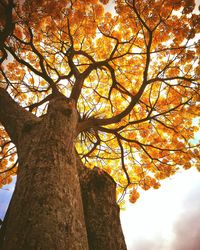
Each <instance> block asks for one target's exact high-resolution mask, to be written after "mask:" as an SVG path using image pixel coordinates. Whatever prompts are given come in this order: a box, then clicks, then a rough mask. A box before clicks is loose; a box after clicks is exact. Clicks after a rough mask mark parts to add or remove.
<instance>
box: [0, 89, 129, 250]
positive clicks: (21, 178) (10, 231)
mask: <svg viewBox="0 0 200 250" xmlns="http://www.w3.org/2000/svg"><path fill="white" fill-rule="evenodd" d="M0 105H1V107H4V108H1V109H0V121H1V122H2V124H3V126H4V127H5V128H6V130H7V132H8V134H9V135H10V137H11V139H12V140H13V141H14V142H15V144H16V145H17V149H18V157H19V169H18V175H17V184H16V189H15V192H14V195H13V197H12V201H11V203H10V205H9V209H8V211H7V214H6V217H5V220H4V223H3V226H2V228H1V230H0V231H1V232H0V249H1V250H22V249H25V250H28V249H30V250H32V249H34V250H37V249H41V250H45V249H59V250H62V249H63V250H67V249H70V250H81V249H82V250H87V249H90V250H111V249H115V250H126V245H125V241H124V237H123V233H122V229H121V224H120V219H119V207H118V206H117V204H116V197H115V196H116V194H115V189H116V186H115V182H114V181H113V179H112V178H111V177H110V176H109V175H108V174H106V173H105V172H99V171H98V170H97V168H94V169H93V170H89V169H87V168H85V167H84V165H83V164H82V162H81V160H80V158H79V157H78V156H77V155H76V156H75V154H74V144H73V141H74V138H75V131H76V126H77V114H76V111H75V109H74V108H73V105H72V103H71V102H70V103H69V102H68V103H67V101H66V98H65V99H63V98H54V99H53V100H51V102H50V104H49V108H48V112H47V115H45V116H44V117H43V118H37V117H35V116H34V115H32V114H31V113H30V112H28V111H26V110H24V109H23V108H21V107H19V105H18V104H16V103H15V102H14V101H13V100H12V99H11V97H10V96H9V95H8V94H7V93H6V91H5V90H4V89H1V88H0ZM77 167H78V173H77ZM78 175H79V179H80V183H79V179H78ZM80 184H81V193H80ZM81 195H82V200H83V204H82V200H81ZM82 205H83V207H82ZM83 208H84V212H83ZM84 216H85V221H84ZM88 245H89V247H88Z"/></svg>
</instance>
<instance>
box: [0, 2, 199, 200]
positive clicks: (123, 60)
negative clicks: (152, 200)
mask: <svg viewBox="0 0 200 250" xmlns="http://www.w3.org/2000/svg"><path fill="white" fill-rule="evenodd" d="M8 2H9V3H10V5H8V6H7V5H6V3H7V2H6V1H1V3H0V9H2V10H4V12H3V14H2V13H1V16H2V18H1V20H0V32H1V37H2V38H1V41H0V50H1V51H0V55H1V66H0V71H1V73H0V87H1V88H2V89H6V90H7V92H8V93H9V94H10V96H11V97H12V98H13V99H14V100H15V101H16V102H18V103H19V104H20V105H21V106H22V107H25V108H26V110H28V111H30V112H32V113H33V114H34V115H36V116H38V117H43V116H45V114H46V112H47V107H48V102H49V101H50V100H51V99H52V98H53V96H54V95H57V94H58V93H61V94H62V95H64V96H66V97H67V98H71V99H73V103H72V104H70V105H75V107H76V109H77V111H78V117H79V118H78V125H77V129H76V138H75V146H76V150H77V152H78V154H79V155H80V157H81V158H82V161H83V163H84V164H85V165H86V166H87V167H88V168H91V169H92V168H93V167H98V168H99V169H100V171H101V170H104V171H106V172H107V173H109V175H111V176H112V177H113V179H114V180H115V182H116V183H117V192H118V196H117V197H118V200H119V202H120V201H122V198H123V194H124V193H125V192H126V193H129V194H130V195H129V198H130V201H131V202H135V201H136V200H137V198H138V197H139V190H140V188H142V189H144V190H148V189H149V188H151V187H153V188H159V186H160V180H162V179H164V178H166V177H169V176H171V175H173V174H175V173H176V172H177V171H178V169H179V168H184V169H188V168H190V167H191V166H194V167H197V169H199V170H200V165H199V157H200V156H199V149H198V148H197V147H196V145H197V144H198V142H196V141H195V140H194V135H195V132H197V131H198V127H197V123H198V119H194V118H197V117H198V116H199V114H200V98H199V86H200V85H199V79H200V40H198V39H197V35H198V34H199V32H200V19H199V15H198V14H196V13H197V12H198V10H196V11H195V12H194V8H195V2H194V1H192V0H185V1H180V0H173V1H172V0H166V1H163V0H153V1H150V0H137V1H134V0H127V1H126V0H125V1H124V0H123V1H122V0H116V1H115V3H111V2H112V1H110V2H109V1H106V0H105V1H103V0H102V1H98V0H87V1H86V0H80V1H76V0H71V1H69V0H65V1H59V0H57V1H48V0H34V1H31V0H26V1H24V2H23V1H22V3H21V2H20V1H16V3H15V4H13V3H12V1H8ZM5 6H7V7H5ZM5 13H6V14H5ZM9 15H10V16H9ZM6 32H7V34H6ZM71 99H70V100H71ZM0 108H1V109H2V108H3V107H0ZM0 147H1V148H0V172H1V175H0V186H1V187H2V186H3V185H5V184H8V183H10V182H11V181H12V176H14V175H16V172H17V167H18V160H17V152H16V148H15V142H14V141H11V140H10V138H9V137H8V135H7V133H6V131H5V129H4V127H3V126H1V127H0Z"/></svg>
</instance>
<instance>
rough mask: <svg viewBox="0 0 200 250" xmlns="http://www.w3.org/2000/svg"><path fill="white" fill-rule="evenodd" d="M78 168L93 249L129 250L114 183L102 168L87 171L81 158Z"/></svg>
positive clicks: (90, 247) (89, 241)
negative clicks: (122, 226) (100, 169)
mask: <svg viewBox="0 0 200 250" xmlns="http://www.w3.org/2000/svg"><path fill="white" fill-rule="evenodd" d="M77 167H78V171H79V178H80V184H81V193H82V200H83V207H84V215H85V223H86V228H87V234H88V244H89V249H90V250H112V249H113V250H126V249H127V248H126V244H125V240H124V236H123V232H122V228H121V223H120V217H119V212H120V210H119V207H118V205H117V203H116V184H115V182H114V180H113V179H112V178H111V177H110V176H109V175H108V174H107V173H106V172H104V171H99V169H98V168H94V169H93V170H90V169H87V168H85V166H84V165H83V164H82V162H81V160H80V158H79V156H77Z"/></svg>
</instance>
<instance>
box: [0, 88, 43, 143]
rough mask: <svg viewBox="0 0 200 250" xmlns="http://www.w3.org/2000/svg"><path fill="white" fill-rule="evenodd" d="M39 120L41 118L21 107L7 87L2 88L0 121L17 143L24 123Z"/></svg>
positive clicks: (0, 89) (0, 91) (0, 92)
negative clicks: (7, 90)
mask: <svg viewBox="0 0 200 250" xmlns="http://www.w3.org/2000/svg"><path fill="white" fill-rule="evenodd" d="M38 120H39V118H37V117H36V116H34V115H33V114H32V113H30V112H28V111H26V110H25V109H24V108H22V107H20V106H19V105H18V104H17V103H16V102H15V101H14V100H13V99H12V98H11V97H10V95H9V94H8V93H7V92H6V90H5V89H3V88H0V122H1V123H2V125H3V126H4V128H5V129H6V131H7V133H8V135H9V136H10V138H11V140H12V141H13V142H14V143H15V144H17V142H18V139H19V136H20V134H21V130H22V128H23V127H24V125H25V124H26V123H29V122H37V121H38Z"/></svg>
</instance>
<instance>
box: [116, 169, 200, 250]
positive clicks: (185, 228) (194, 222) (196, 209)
mask: <svg viewBox="0 0 200 250" xmlns="http://www.w3.org/2000/svg"><path fill="white" fill-rule="evenodd" d="M121 223H122V228H123V232H124V235H125V239H126V243H127V247H128V250H199V249H200V173H199V172H197V170H196V169H195V168H191V169H190V170H187V171H183V172H180V173H177V174H176V175H175V176H173V177H171V178H170V179H167V180H165V181H163V182H162V185H161V188H160V189H158V190H148V191H144V192H143V193H142V194H141V197H140V199H139V200H138V201H137V202H136V203H135V204H129V205H127V208H126V210H125V211H121Z"/></svg>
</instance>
